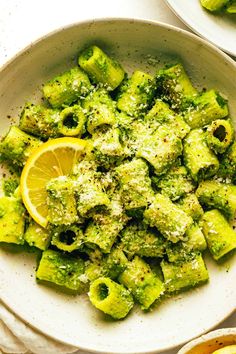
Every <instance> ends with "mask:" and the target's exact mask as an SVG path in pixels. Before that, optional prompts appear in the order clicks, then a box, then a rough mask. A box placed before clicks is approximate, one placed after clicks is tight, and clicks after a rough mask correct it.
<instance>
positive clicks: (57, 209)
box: [46, 176, 79, 225]
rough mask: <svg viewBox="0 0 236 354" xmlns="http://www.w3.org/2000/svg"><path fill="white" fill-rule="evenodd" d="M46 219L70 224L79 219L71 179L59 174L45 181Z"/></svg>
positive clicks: (61, 223)
mask: <svg viewBox="0 0 236 354" xmlns="http://www.w3.org/2000/svg"><path fill="white" fill-rule="evenodd" d="M46 190H47V206H48V216H47V218H48V221H49V222H50V223H51V224H54V225H70V224H73V223H75V222H78V221H79V218H78V215H77V209H76V200H75V187H74V183H73V180H72V179H70V178H68V177H66V176H60V177H57V178H54V179H51V180H50V182H48V183H47V186H46Z"/></svg>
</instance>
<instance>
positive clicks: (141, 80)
mask: <svg viewBox="0 0 236 354" xmlns="http://www.w3.org/2000/svg"><path fill="white" fill-rule="evenodd" d="M155 89H156V85H155V80H154V78H153V77H152V76H151V75H149V74H146V73H144V72H142V71H135V72H134V73H133V75H132V76H131V77H130V79H128V80H127V81H126V82H125V83H124V84H123V86H121V88H120V92H119V94H118V99H117V108H118V109H119V110H120V111H122V112H125V113H127V114H128V115H130V116H134V117H139V116H140V115H143V114H144V113H145V112H146V111H147V110H148V108H149V107H150V104H151V102H152V100H153V97H154V94H155Z"/></svg>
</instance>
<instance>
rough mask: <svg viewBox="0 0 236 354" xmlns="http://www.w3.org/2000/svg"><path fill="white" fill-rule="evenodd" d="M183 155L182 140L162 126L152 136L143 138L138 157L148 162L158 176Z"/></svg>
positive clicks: (147, 135)
mask: <svg viewBox="0 0 236 354" xmlns="http://www.w3.org/2000/svg"><path fill="white" fill-rule="evenodd" d="M181 153H182V142H181V139H180V138H179V137H178V136H177V135H175V133H174V132H172V131H171V130H170V129H169V128H167V127H165V126H161V127H160V128H158V130H156V131H155V132H154V133H152V135H151V134H150V135H149V134H146V135H144V136H143V137H142V140H141V142H140V146H139V147H138V151H137V154H136V155H137V156H138V157H142V158H143V159H145V160H147V161H148V162H149V163H150V164H151V165H152V166H153V168H154V170H155V174H156V175H161V174H164V173H165V172H166V171H167V170H168V169H169V168H170V167H171V165H173V163H174V162H175V160H176V159H177V158H178V157H179V156H180V155H181Z"/></svg>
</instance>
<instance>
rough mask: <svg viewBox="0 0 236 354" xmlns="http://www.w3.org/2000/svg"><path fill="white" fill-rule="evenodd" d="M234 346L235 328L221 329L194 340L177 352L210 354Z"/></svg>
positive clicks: (235, 341) (180, 353)
mask: <svg viewBox="0 0 236 354" xmlns="http://www.w3.org/2000/svg"><path fill="white" fill-rule="evenodd" d="M233 344H235V345H236V328H223V329H218V330H216V331H212V332H209V333H207V334H204V335H202V336H201V337H199V338H196V339H194V340H193V341H191V342H190V343H188V344H186V345H185V346H184V347H183V348H181V349H180V350H179V351H178V354H212V353H213V351H215V350H217V349H220V348H224V347H226V346H228V345H233Z"/></svg>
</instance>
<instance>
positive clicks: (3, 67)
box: [0, 17, 236, 354]
mask: <svg viewBox="0 0 236 354" xmlns="http://www.w3.org/2000/svg"><path fill="white" fill-rule="evenodd" d="M109 22H111V23H112V22H117V23H119V22H123V23H130V24H131V23H133V24H135V23H139V24H143V25H150V26H156V27H157V28H158V27H161V28H164V29H167V30H169V31H173V32H175V33H180V34H181V35H183V36H185V37H187V38H189V39H191V40H193V41H195V42H198V43H200V44H202V45H203V47H205V48H209V49H210V50H211V52H214V54H216V55H217V57H219V58H221V59H223V60H224V61H225V62H227V63H228V64H229V65H230V68H231V69H232V70H234V71H235V73H236V62H235V61H234V60H233V59H232V58H231V57H230V56H229V55H228V54H226V53H225V52H223V51H222V50H221V49H220V48H218V47H217V46H215V45H214V44H212V43H211V42H208V41H207V40H206V39H204V38H202V37H199V36H198V35H197V34H195V33H191V32H189V31H188V30H184V29H182V28H179V27H177V26H174V25H171V24H167V23H165V22H161V21H155V20H149V19H141V18H131V17H101V18H92V19H91V18H90V19H85V20H82V21H77V22H73V23H70V24H67V25H65V26H61V27H58V28H56V29H54V30H52V31H49V32H48V33H46V34H43V35H41V36H39V37H38V38H36V39H35V40H33V41H32V42H30V43H29V44H28V45H26V46H24V47H23V48H22V49H20V50H19V51H18V52H17V53H16V54H14V55H13V56H12V57H11V58H10V59H8V60H7V61H6V62H5V63H3V64H2V65H1V67H0V75H1V74H2V73H3V72H4V71H5V70H6V69H7V68H8V67H9V66H10V65H12V64H14V62H15V61H16V60H18V59H19V58H20V57H21V56H23V55H24V54H25V53H27V51H29V50H31V48H32V47H34V46H35V45H38V44H40V43H41V42H43V41H44V40H46V39H48V38H50V37H52V36H54V35H56V34H58V33H59V32H63V31H67V30H69V29H70V28H73V27H79V26H83V25H91V24H95V23H109ZM0 301H2V303H3V304H4V305H5V306H6V307H7V308H8V309H9V310H10V311H11V312H12V313H14V314H15V315H16V316H17V317H18V318H19V319H21V320H23V322H24V323H26V324H28V325H29V326H30V327H31V328H33V329H35V330H36V331H37V332H39V333H42V334H44V335H46V336H47V337H48V338H51V339H53V340H56V341H58V342H61V343H62V344H65V345H68V347H71V348H72V349H73V348H75V347H74V346H73V345H72V344H70V343H68V342H65V341H63V340H58V338H55V337H54V336H53V335H49V334H47V333H46V332H45V331H43V330H40V329H38V328H37V327H36V326H35V325H32V324H30V323H29V322H28V321H27V320H25V319H24V316H21V315H19V314H18V313H17V312H15V310H13V309H12V308H11V305H9V304H8V303H7V301H4V300H3V299H1V297H0ZM234 311H235V310H234V309H232V311H231V312H230V313H228V314H227V315H226V316H224V317H223V318H222V319H221V320H220V321H219V322H218V323H217V324H216V325H213V326H211V327H209V328H207V329H205V331H204V332H203V333H206V332H208V331H210V330H212V329H213V328H214V327H215V326H218V325H219V324H220V323H221V322H223V321H224V320H225V319H226V318H227V317H229V316H230V315H232V314H233V313H234ZM193 339H194V337H192V338H189V341H192V340H193ZM185 343H186V342H185V341H182V342H180V343H178V344H177V345H175V344H173V345H171V346H169V347H166V348H165V349H160V350H158V349H157V350H149V351H145V352H143V351H141V352H137V351H136V352H135V353H133V352H130V351H126V352H122V353H120V352H119V354H126V353H127V354H156V353H160V354H161V353H163V350H164V351H166V350H172V349H175V348H176V349H178V347H180V346H182V345H184V344H185ZM77 349H78V348H77ZM79 349H80V350H85V351H88V350H89V352H91V353H98V354H104V352H103V351H101V350H95V349H90V348H86V347H83V346H80V347H79ZM107 353H108V352H107ZM112 353H114V354H118V352H116V351H114V352H109V354H112Z"/></svg>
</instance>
